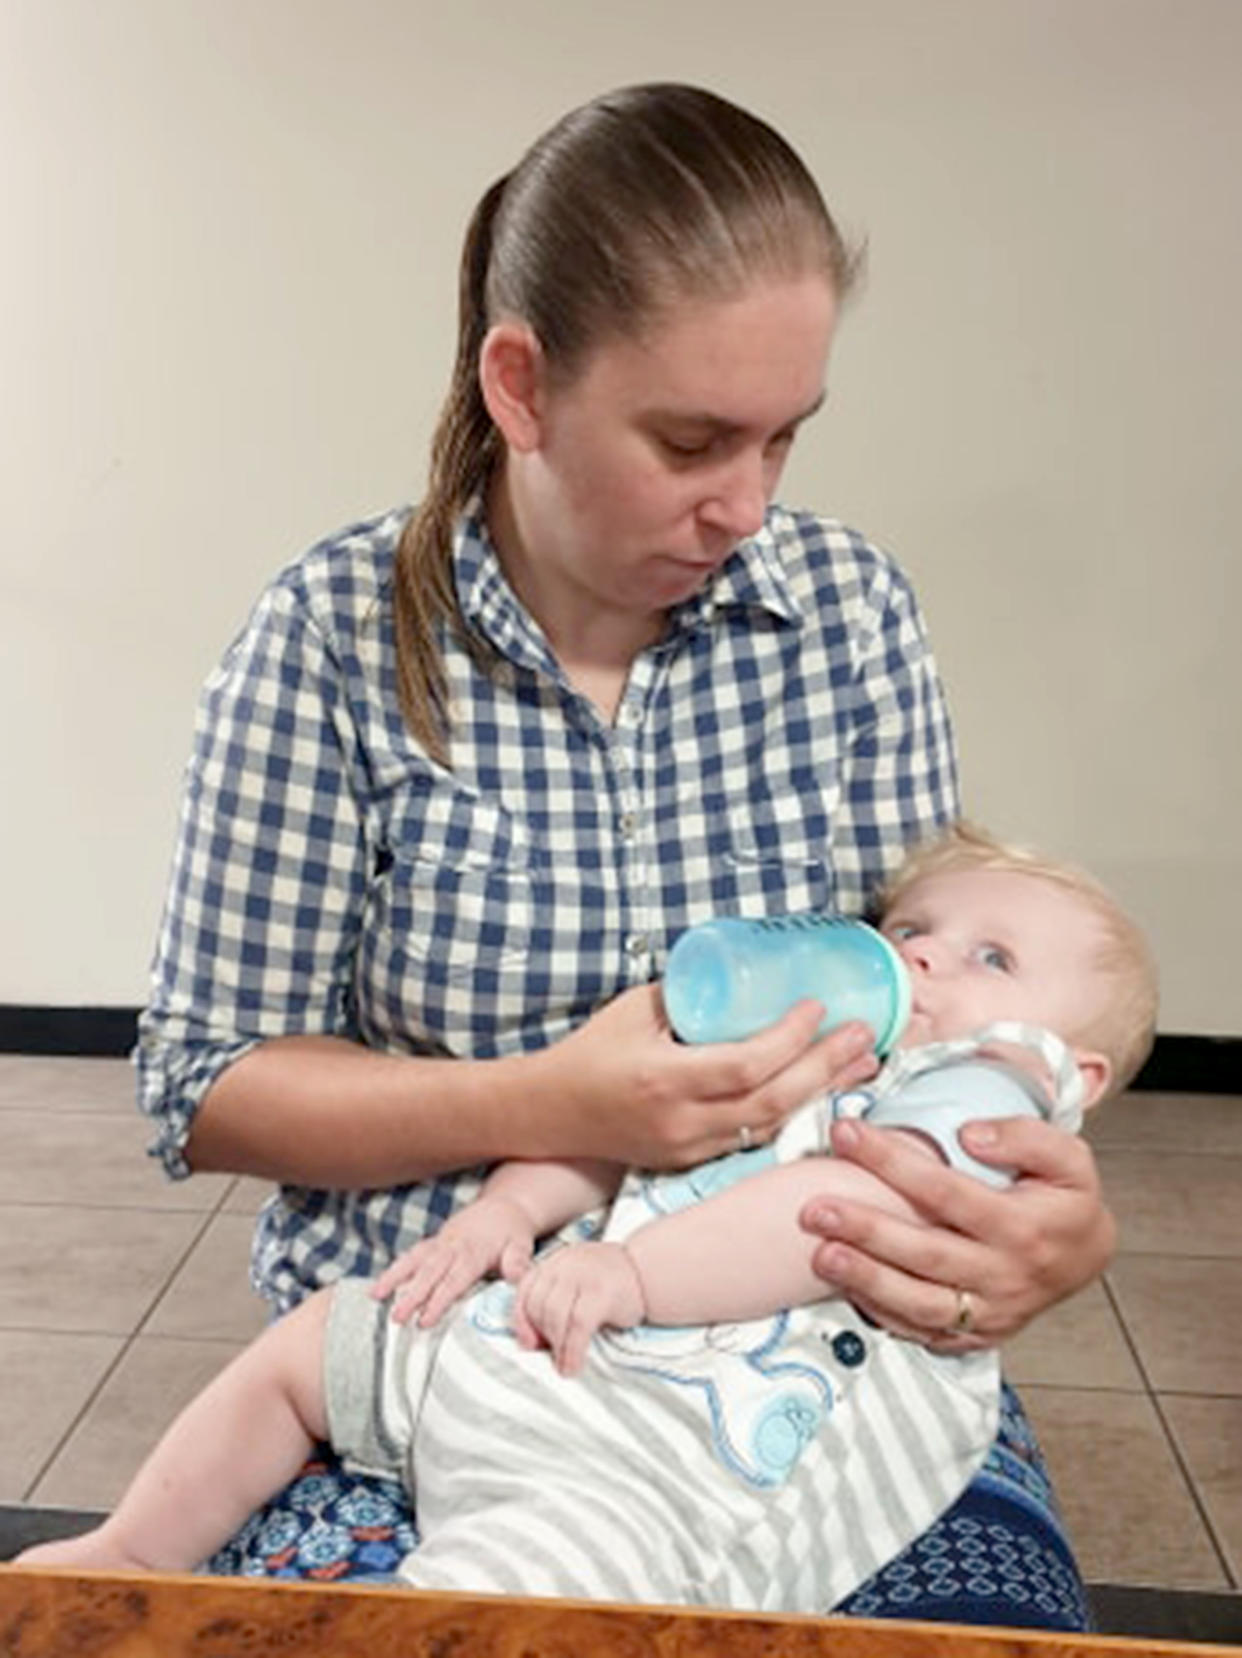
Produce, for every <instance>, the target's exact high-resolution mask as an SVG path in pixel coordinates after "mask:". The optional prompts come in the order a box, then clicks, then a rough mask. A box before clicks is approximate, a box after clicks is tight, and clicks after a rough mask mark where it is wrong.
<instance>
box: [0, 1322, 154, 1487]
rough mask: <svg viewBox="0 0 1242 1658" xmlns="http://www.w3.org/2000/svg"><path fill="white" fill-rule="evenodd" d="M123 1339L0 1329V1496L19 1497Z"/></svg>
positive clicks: (93, 1387) (64, 1432)
mask: <svg viewBox="0 0 1242 1658" xmlns="http://www.w3.org/2000/svg"><path fill="white" fill-rule="evenodd" d="M124 1345H125V1343H124V1339H123V1338H122V1337H120V1336H64V1335H58V1334H56V1333H54V1332H51V1331H47V1330H0V1502H20V1501H21V1500H22V1498H23V1497H24V1496H25V1495H26V1492H27V1490H28V1488H29V1487H30V1484H31V1482H32V1481H33V1480H34V1478H35V1476H36V1475H37V1474H38V1473H39V1471H40V1470H41V1469H42V1467H43V1465H44V1463H45V1462H46V1461H47V1460H48V1458H49V1457H50V1456H51V1455H52V1453H53V1451H54V1450H55V1449H56V1447H57V1445H58V1444H59V1443H60V1441H61V1440H62V1439H63V1438H64V1436H65V1434H66V1433H67V1432H68V1430H69V1427H70V1425H71V1424H72V1422H73V1420H74V1418H75V1417H76V1416H77V1415H78V1413H79V1412H80V1411H81V1409H82V1407H83V1405H85V1403H86V1401H87V1400H88V1399H89V1398H90V1395H91V1393H92V1392H93V1390H94V1389H95V1388H96V1387H97V1386H98V1384H99V1382H100V1381H101V1380H102V1378H103V1375H104V1373H105V1371H106V1370H107V1368H108V1366H109V1365H110V1364H111V1363H112V1362H113V1360H114V1359H115V1358H116V1356H117V1354H118V1353H119V1352H120V1351H121V1348H122V1347H123V1346H124Z"/></svg>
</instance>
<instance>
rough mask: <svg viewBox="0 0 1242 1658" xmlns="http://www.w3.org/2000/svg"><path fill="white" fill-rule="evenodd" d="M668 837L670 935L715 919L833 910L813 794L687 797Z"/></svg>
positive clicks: (825, 844)
mask: <svg viewBox="0 0 1242 1658" xmlns="http://www.w3.org/2000/svg"><path fill="white" fill-rule="evenodd" d="M675 833H676V839H677V842H678V847H677V852H676V863H677V865H678V867H679V868H680V870H681V872H682V877H681V879H680V880H679V881H678V883H677V889H678V891H679V892H680V893H682V894H684V898H685V910H684V914H681V915H678V914H677V913H675V907H674V906H671V905H670V914H669V917H668V920H669V925H670V932H671V933H673V934H675V933H677V932H679V931H680V930H681V927H682V926H685V925H692V924H693V923H695V922H698V921H704V920H707V919H709V918H710V917H711V916H715V915H743V916H767V915H795V914H798V913H799V912H800V911H803V910H830V909H833V908H835V901H834V900H835V893H836V877H835V871H834V866H833V852H832V841H831V831H830V823H829V820H828V817H827V814H826V812H825V809H824V800H823V797H822V794H821V793H820V792H819V791H817V790H816V791H810V790H808V791H807V792H805V793H801V792H798V791H795V790H787V791H783V792H781V793H765V794H763V795H762V796H761V797H759V798H757V799H749V798H748V799H744V800H739V799H738V798H737V797H736V795H735V796H733V797H732V798H716V799H713V798H711V797H710V796H708V797H698V798H696V797H695V796H693V795H691V794H687V795H686V796H685V797H684V798H683V800H682V801H680V802H679V806H678V813H677V830H676V832H675ZM666 884H667V883H666ZM670 896H672V893H670Z"/></svg>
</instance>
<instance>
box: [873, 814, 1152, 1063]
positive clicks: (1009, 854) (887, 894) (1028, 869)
mask: <svg viewBox="0 0 1242 1658" xmlns="http://www.w3.org/2000/svg"><path fill="white" fill-rule="evenodd" d="M968 869H995V870H1001V871H1003V872H1004V873H1006V874H1015V875H1029V876H1031V877H1032V878H1033V879H1034V880H1037V881H1050V882H1052V883H1053V885H1055V886H1059V887H1063V888H1065V889H1066V891H1068V892H1070V893H1073V894H1074V896H1075V897H1077V898H1080V899H1081V900H1082V902H1083V903H1084V904H1085V905H1086V906H1087V908H1088V909H1090V910H1091V912H1092V914H1093V915H1094V916H1095V918H1096V920H1097V921H1098V922H1099V925H1100V943H1099V948H1098V950H1097V952H1096V956H1095V961H1094V964H1093V965H1094V966H1095V968H1096V969H1097V971H1098V972H1100V973H1101V974H1102V975H1103V976H1104V977H1105V978H1106V980H1107V981H1108V995H1107V997H1106V998H1105V1001H1104V1005H1103V1007H1102V1009H1101V1010H1100V1012H1099V1013H1098V1014H1097V1015H1096V1017H1095V1018H1094V1019H1093V1020H1091V1021H1090V1022H1089V1023H1088V1024H1087V1025H1086V1026H1085V1028H1083V1029H1082V1030H1078V1031H1075V1032H1074V1033H1073V1036H1074V1039H1075V1040H1076V1041H1078V1042H1080V1043H1083V1044H1084V1045H1086V1044H1089V1045H1090V1046H1092V1047H1094V1048H1098V1049H1099V1050H1100V1052H1101V1053H1103V1054H1105V1055H1106V1056H1107V1058H1108V1059H1109V1061H1110V1062H1111V1064H1112V1069H1113V1074H1112V1076H1111V1078H1110V1079H1109V1085H1108V1092H1109V1093H1110V1094H1117V1093H1120V1092H1121V1090H1122V1089H1123V1088H1124V1087H1125V1086H1126V1085H1127V1083H1129V1082H1132V1081H1133V1080H1134V1077H1135V1075H1136V1073H1137V1072H1138V1069H1139V1067H1140V1066H1141V1065H1142V1063H1143V1061H1144V1060H1145V1059H1146V1058H1147V1055H1148V1054H1149V1053H1150V1052H1151V1045H1152V1041H1153V1040H1154V1037H1155V1029H1156V1010H1157V1000H1158V994H1159V992H1158V984H1157V975H1156V964H1155V961H1154V959H1153V957H1152V953H1151V948H1150V946H1149V945H1148V943H1147V940H1146V938H1145V937H1144V936H1143V933H1142V931H1141V930H1140V928H1139V926H1138V925H1137V923H1136V922H1134V921H1133V920H1132V919H1131V918H1130V917H1129V916H1128V915H1127V914H1126V913H1125V911H1124V910H1123V909H1122V908H1121V906H1120V904H1118V902H1117V900H1116V899H1115V898H1114V897H1113V895H1112V894H1111V893H1110V892H1109V891H1108V890H1107V888H1106V887H1103V886H1102V885H1101V884H1100V882H1099V881H1097V880H1096V878H1095V876H1094V875H1089V874H1088V873H1087V871H1086V870H1085V869H1079V868H1078V867H1077V866H1076V865H1074V864H1069V863H1061V862H1058V861H1056V860H1054V859H1052V858H1048V857H1045V856H1044V854H1043V853H1041V852H1036V851H1034V850H1032V849H1031V848H1029V847H1025V846H1013V845H1008V844H1006V843H1004V842H1002V841H999V840H996V839H995V838H994V837H993V836H991V835H989V834H988V833H987V831H986V830H983V829H980V828H978V827H977V825H975V824H973V823H955V824H954V825H953V826H952V827H951V828H949V829H947V830H946V831H945V832H944V834H942V835H940V836H938V837H937V838H936V839H934V840H931V841H928V842H926V843H925V844H924V845H922V846H917V847H915V848H914V849H913V850H912V851H911V853H910V854H909V856H908V857H907V858H906V860H905V862H904V863H903V864H902V865H901V867H900V868H899V869H898V870H897V873H896V874H895V875H894V876H893V878H892V880H890V881H889V883H888V884H887V886H885V888H884V890H883V891H882V892H881V894H880V900H879V902H880V908H881V910H882V911H887V910H889V909H890V908H891V907H892V906H893V905H894V904H895V903H896V902H897V900H898V899H899V898H901V897H902V896H903V895H904V894H905V893H906V892H908V891H909V889H910V888H911V887H912V886H914V885H915V884H916V883H917V882H919V881H923V880H926V879H927V878H928V877H929V876H932V875H948V874H956V873H957V872H958V871H960V870H968ZM1058 1034H1059V1035H1061V1036H1066V1037H1067V1036H1068V1035H1069V1033H1068V1032H1064V1031H1062V1032H1059V1033H1058Z"/></svg>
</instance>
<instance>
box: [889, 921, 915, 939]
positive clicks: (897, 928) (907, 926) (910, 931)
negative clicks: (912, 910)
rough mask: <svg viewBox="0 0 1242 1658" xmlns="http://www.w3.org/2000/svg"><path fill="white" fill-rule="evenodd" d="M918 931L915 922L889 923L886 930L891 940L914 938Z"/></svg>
mask: <svg viewBox="0 0 1242 1658" xmlns="http://www.w3.org/2000/svg"><path fill="white" fill-rule="evenodd" d="M918 930H919V929H918V927H917V926H916V925H915V924H914V922H913V921H893V922H889V923H888V924H887V925H886V926H885V928H884V931H885V932H886V933H887V934H888V936H889V938H897V939H901V938H913V937H914V936H915V934H916V933H917V932H918Z"/></svg>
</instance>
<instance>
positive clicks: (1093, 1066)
mask: <svg viewBox="0 0 1242 1658" xmlns="http://www.w3.org/2000/svg"><path fill="white" fill-rule="evenodd" d="M1074 1058H1075V1060H1076V1061H1077V1064H1078V1069H1079V1072H1080V1074H1081V1076H1082V1083H1083V1097H1082V1108H1083V1110H1084V1111H1090V1109H1091V1107H1092V1106H1093V1105H1097V1104H1098V1103H1099V1101H1100V1100H1102V1099H1103V1097H1104V1095H1105V1094H1107V1092H1108V1087H1109V1084H1110V1083H1111V1082H1112V1080H1113V1062H1112V1060H1111V1059H1109V1058H1108V1057H1107V1055H1106V1054H1101V1053H1096V1052H1095V1051H1094V1050H1088V1049H1086V1048H1075V1049H1074Z"/></svg>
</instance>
